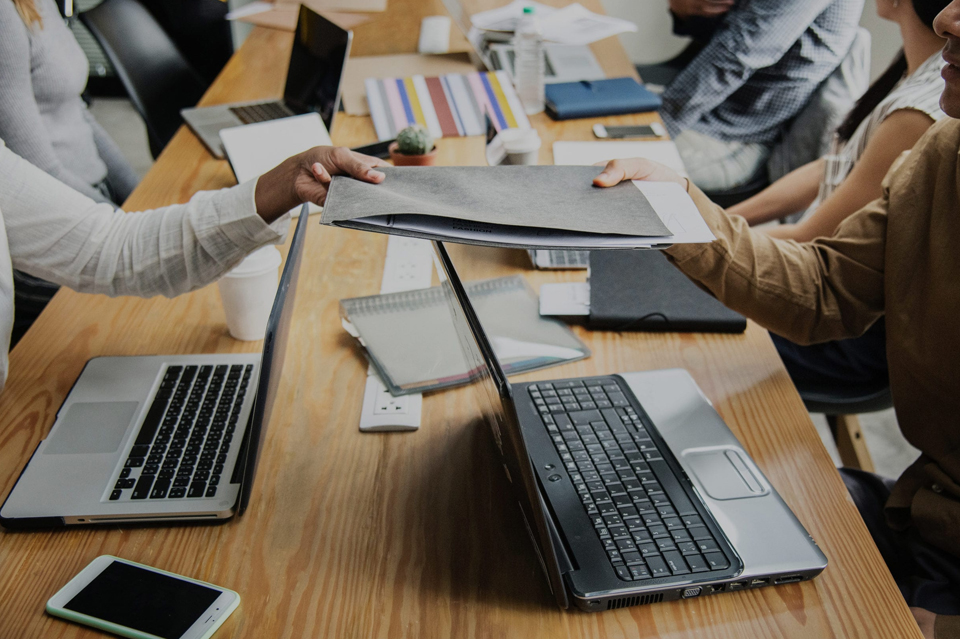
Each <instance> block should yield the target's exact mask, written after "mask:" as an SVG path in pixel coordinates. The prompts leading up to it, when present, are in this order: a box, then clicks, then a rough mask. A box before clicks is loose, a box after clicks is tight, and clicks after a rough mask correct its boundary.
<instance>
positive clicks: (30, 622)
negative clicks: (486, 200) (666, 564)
mask: <svg viewBox="0 0 960 639" xmlns="http://www.w3.org/2000/svg"><path fill="white" fill-rule="evenodd" d="M585 4H587V5H588V6H590V7H591V8H594V9H597V8H598V7H599V3H598V1H593V2H585ZM435 13H442V7H441V6H440V3H439V1H432V2H418V1H416V0H390V8H389V10H388V12H387V13H386V14H384V15H383V16H378V17H377V18H375V20H373V21H372V22H370V23H369V24H366V25H363V26H361V27H360V28H358V29H357V30H356V44H355V53H356V54H358V55H365V54H376V53H383V52H385V51H412V50H414V48H415V42H416V36H417V30H416V28H415V25H416V24H418V23H419V18H420V17H421V16H422V15H429V14H435ZM290 39H291V35H290V34H288V33H283V32H279V31H268V30H262V29H257V30H255V31H254V32H253V34H252V35H251V37H250V38H249V40H248V41H247V43H246V44H245V45H244V46H243V47H242V49H241V50H240V51H239V52H238V54H237V55H236V56H234V58H233V60H232V61H231V62H230V63H229V64H228V66H227V67H226V69H225V70H224V72H223V73H222V75H221V77H220V78H219V79H218V81H217V82H216V83H215V85H214V86H213V87H212V88H211V90H210V91H209V93H208V94H207V95H206V96H205V98H204V100H203V102H204V103H205V104H212V103H216V102H223V101H227V100H239V99H249V98H264V97H275V96H278V95H280V94H281V91H282V83H283V75H284V74H283V71H282V70H283V69H284V68H285V65H286V60H287V57H288V55H289V47H290ZM595 49H596V51H597V53H598V56H599V57H600V59H601V61H602V62H603V63H604V65H605V66H606V67H607V70H608V73H610V74H611V75H616V74H620V75H622V74H624V73H627V72H631V71H632V67H630V65H629V62H628V61H627V59H626V56H625V54H624V52H623V50H622V48H621V47H620V45H619V43H618V42H617V41H616V40H615V39H609V40H607V41H604V42H601V43H598V44H597V45H595ZM648 120H649V118H645V117H641V116H635V117H621V118H610V119H609V120H608V121H607V123H608V124H613V123H619V122H622V123H640V122H645V121H648ZM533 121H534V124H535V125H536V126H537V128H538V129H539V131H540V135H541V137H542V138H543V140H544V148H543V151H542V152H541V162H542V163H550V162H551V161H552V154H551V151H550V146H551V143H552V141H553V140H554V139H590V138H591V134H590V130H589V127H590V125H591V124H592V122H591V121H572V122H566V123H561V124H557V123H553V122H550V121H549V120H547V119H546V118H545V117H542V116H540V117H536V118H533ZM333 139H334V141H336V142H338V143H341V144H348V145H354V144H361V143H366V142H371V141H373V140H374V134H373V129H372V126H371V124H370V122H369V120H368V119H366V118H352V117H348V116H345V115H340V116H338V117H337V122H336V125H335V127H334V131H333ZM438 145H439V149H440V159H441V162H443V163H447V164H481V163H483V147H482V141H481V140H480V139H479V138H471V139H454V140H441V141H439V143H438ZM232 183H233V176H232V174H231V172H230V170H229V168H228V166H227V163H226V162H224V161H215V160H213V159H212V158H211V157H210V156H209V155H208V154H207V152H206V151H205V150H204V148H203V147H202V145H201V144H200V142H198V141H197V140H196V138H194V137H193V135H191V134H190V133H189V132H188V131H187V130H186V129H181V131H180V132H179V133H178V134H177V135H176V137H175V138H174V139H173V141H172V142H171V144H170V145H169V146H168V147H167V149H166V150H165V151H164V153H163V154H162V155H161V157H160V158H159V160H158V161H157V163H156V166H155V167H154V168H153V170H151V172H150V173H149V174H148V175H147V176H146V178H145V179H144V180H143V183H142V184H141V185H140V187H139V188H138V189H137V190H136V191H135V192H134V194H133V196H132V197H131V198H130V200H129V202H128V203H127V206H126V208H127V210H140V209H144V208H149V207H155V206H160V205H165V204H170V203H174V202H183V201H185V200H187V199H188V198H189V197H190V196H191V194H193V193H194V192H195V191H197V190H200V189H210V188H219V187H225V186H229V185H230V184H232ZM311 224H312V226H311V227H310V232H309V237H308V238H307V243H308V246H307V250H306V254H305V256H304V258H305V259H304V264H303V276H302V277H301V280H300V288H299V292H298V302H297V308H296V316H295V319H294V322H293V326H292V333H291V343H290V352H289V354H288V357H287V362H286V368H285V370H284V374H283V377H282V381H281V385H280V390H279V396H278V405H279V406H278V409H277V411H276V412H275V413H274V415H273V418H272V420H271V423H270V428H269V431H268V432H267V434H266V441H265V444H264V447H263V456H262V459H261V462H260V469H259V473H258V478H257V483H256V486H255V490H254V498H253V502H252V504H251V507H250V510H249V511H248V512H247V514H246V515H245V516H244V517H242V518H240V519H236V520H234V521H230V522H229V523H226V524H224V525H221V526H171V527H141V528H136V527H118V528H90V529H71V530H57V531H50V532H33V533H8V532H3V533H0V638H3V639H15V638H16V639H19V638H23V637H44V638H50V637H97V636H101V635H99V634H98V633H95V632H93V631H89V630H86V629H84V628H82V627H80V626H76V625H73V624H69V623H65V622H63V621H59V620H56V619H53V618H51V617H48V616H46V615H45V614H44V613H43V605H44V602H45V601H46V599H47V598H48V597H50V596H51V595H52V594H53V593H54V592H56V590H57V589H59V588H60V587H61V586H62V585H63V584H64V583H66V582H67V580H68V579H70V578H71V577H72V576H73V575H74V574H76V573H77V572H78V571H79V570H80V569H81V568H82V567H83V566H85V565H86V564H87V563H88V562H89V561H90V560H92V559H93V558H94V557H96V556H98V555H101V554H115V555H118V556H121V557H125V558H128V559H131V560H134V561H139V562H144V563H146V564H150V565H153V566H157V567H159V568H163V569H166V570H171V571H174V572H179V573H183V574H185V575H189V576H192V577H196V578H199V579H204V580H208V581H211V582H213V583H216V584H221V585H224V586H227V587H229V588H233V589H235V590H237V591H239V592H240V593H241V596H242V603H241V606H240V608H239V610H237V612H236V613H234V614H233V616H232V617H231V618H230V619H229V620H228V621H227V622H226V624H225V625H224V627H223V628H222V629H221V630H220V631H219V633H218V634H217V637H224V638H225V637H251V638H257V639H261V638H267V637H270V638H277V637H390V638H395V637H507V636H509V637H524V638H526V637H538V636H545V637H552V638H557V637H605V638H611V639H613V638H618V637H654V636H661V637H709V638H726V637H730V638H733V637H738V638H739V637H815V638H828V637H868V638H871V639H878V638H881V637H891V638H894V637H895V638H897V639H902V638H904V637H919V636H920V634H919V632H918V630H917V626H916V624H915V623H914V621H913V619H912V617H911V615H910V613H909V611H908V609H907V607H906V605H905V604H904V602H903V600H902V598H901V597H900V595H899V593H898V591H897V589H896V587H895V585H894V582H893V580H892V579H891V577H890V574H889V573H888V572H887V570H886V568H885V566H884V564H883V561H882V559H881V557H880V555H879V553H878V552H877V550H876V548H875V546H874V545H873V543H872V542H871V540H870V537H869V535H868V533H867V530H866V528H865V527H864V525H863V523H862V522H861V520H860V518H859V517H858V515H857V512H856V510H855V508H854V507H853V504H852V502H851V501H850V499H849V498H848V496H847V493H846V491H845V490H844V487H843V484H842V483H841V481H840V478H839V476H838V475H837V472H836V471H835V469H834V467H833V465H832V463H831V462H830V458H829V457H828V455H827V453H826V451H825V450H824V448H823V446H822V445H821V443H820V440H819V439H818V437H817V434H816V432H815V431H814V428H813V426H812V424H811V422H810V419H809V417H808V416H807V414H806V412H805V411H804V409H803V405H802V403H801V401H800V399H799V397H798V395H797V393H796V391H795V390H794V388H793V386H792V385H791V383H790V380H789V378H788V377H787V374H786V372H785V370H784V368H783V366H782V365H781V364H780V361H779V358H778V357H777V354H776V352H775V350H774V348H773V346H772V344H771V342H770V340H769V338H768V336H767V333H766V332H765V331H763V330H762V329H760V328H759V327H757V326H756V325H754V324H752V323H751V324H750V326H749V328H748V329H747V332H746V333H745V334H743V335H705V334H699V335H698V334H663V335H657V334H639V333H625V334H618V333H591V332H586V331H581V330H578V334H579V335H580V337H581V338H582V339H583V340H584V341H585V342H586V343H587V344H588V345H589V346H590V348H591V349H592V350H593V356H592V357H591V358H589V359H587V360H585V361H583V362H578V363H574V364H570V365H566V366H563V367H561V368H558V369H550V370H547V371H543V372H540V373H536V374H531V375H526V376H522V377H521V378H520V379H523V380H527V379H537V378H550V377H561V376H574V375H591V374H605V373H614V372H618V371H631V370H643V369H653V368H665V367H683V368H686V369H688V370H689V371H690V372H691V373H692V374H693V376H694V377H695V378H696V380H697V382H698V383H699V384H700V386H701V388H702V389H703V390H704V392H705V393H706V394H707V396H708V397H709V398H710V399H711V400H712V401H713V403H714V405H715V406H716V407H717V409H718V410H719V412H720V414H721V415H722V416H723V418H724V419H725V420H726V422H727V424H729V425H730V427H731V428H732V429H733V431H734V432H735V433H736V434H737V435H738V436H739V438H740V440H741V442H742V443H743V445H744V446H745V448H746V449H747V450H748V451H749V452H750V453H751V454H752V455H753V457H754V459H755V460H756V461H757V463H758V464H759V466H760V467H761V468H762V469H763V471H764V472H765V473H766V474H767V477H769V479H770V481H771V482H772V483H773V484H774V485H775V486H776V487H777V489H778V490H779V491H780V493H781V494H782V495H783V497H784V499H785V500H786V501H787V502H788V503H789V504H790V506H791V507H792V508H793V509H794V511H795V512H796V513H797V515H798V516H799V518H800V520H801V521H802V522H803V523H804V525H805V526H806V527H807V529H808V530H809V531H810V533H811V534H812V535H813V536H814V537H815V538H816V539H817V541H818V542H819V543H820V546H821V547H822V548H823V551H824V552H825V553H826V555H827V557H828V558H829V560H830V565H829V567H828V568H827V569H826V571H825V572H824V573H823V574H822V575H821V576H820V577H818V578H817V579H815V580H814V581H812V582H807V583H804V584H795V585H789V586H779V587H773V588H764V589H761V590H755V591H747V592H739V593H734V594H724V595H719V596H713V597H705V598H702V599H694V600H687V601H682V602H675V603H668V604H659V605H652V606H641V607H634V608H627V609H621V610H617V611H611V612H604V613H599V614H586V613H580V612H562V611H560V610H558V609H557V608H556V607H555V606H554V604H553V599H552V597H551V596H550V594H549V591H548V589H547V584H546V582H545V580H544V578H543V575H542V574H541V572H540V569H539V567H538V565H537V561H536V559H535V555H534V552H533V548H532V547H531V544H530V541H529V539H528V538H527V536H526V534H525V533H524V531H523V525H522V523H521V518H520V517H519V515H518V512H517V509H516V507H515V506H514V505H513V503H512V500H511V499H510V498H509V497H507V496H506V495H508V493H509V484H508V483H507V481H506V479H505V477H504V475H503V472H502V470H501V469H500V467H499V465H498V463H497V462H496V461H495V457H494V449H493V446H492V445H491V438H490V436H489V434H488V432H487V430H486V427H485V426H484V425H483V424H482V423H481V422H480V421H479V417H478V413H477V412H476V411H475V410H474V409H473V408H472V406H473V404H472V402H471V401H470V397H471V394H470V390H468V389H459V390H453V391H448V392H441V393H436V394H433V395H430V396H428V397H427V399H426V400H425V402H424V412H423V423H422V427H421V429H420V430H419V431H418V432H415V433H409V434H401V433H393V434H376V435H371V434H361V433H360V432H359V431H358V430H357V423H358V418H359V412H360V404H361V396H362V393H363V387H364V384H363V381H364V376H365V374H366V363H365V362H364V360H363V358H362V356H361V354H360V352H359V351H358V349H357V348H356V347H355V346H354V344H353V343H352V341H351V339H350V338H349V337H348V336H347V334H346V333H345V332H344V331H343V330H342V329H341V328H340V326H339V322H338V312H337V307H338V300H339V299H340V298H344V297H352V296H356V295H365V294H373V293H376V292H377V290H378V288H379V283H380V276H381V271H382V267H383V257H384V250H385V246H386V237H385V236H382V235H373V234H365V233H360V232H354V231H347V230H340V229H334V228H329V227H321V226H320V225H319V224H318V223H316V221H315V220H311ZM453 253H454V259H455V261H457V263H458V266H459V267H460V268H462V270H463V272H464V273H465V274H466V275H467V276H469V277H471V278H479V277H490V276H497V275H502V274H508V273H514V272H517V271H518V270H521V269H523V272H524V274H525V275H526V276H527V278H528V280H529V281H530V283H531V284H533V285H534V286H539V285H540V284H541V283H543V282H547V281H562V280H574V279H582V278H583V275H582V273H581V274H579V275H578V274H572V273H549V272H534V271H531V270H529V269H527V268H526V265H527V262H526V261H525V260H526V258H525V257H524V256H523V255H522V253H521V252H520V251H506V250H489V249H478V248H464V247H455V250H453ZM259 348H260V343H259V342H254V343H244V342H238V341H235V340H233V339H231V338H230V337H229V335H228V334H227V330H226V326H225V324H224V316H223V311H222V309H221V305H220V300H219V298H218V295H217V293H216V290H215V287H214V286H209V287H207V288H205V289H202V290H200V291H197V292H195V293H192V294H189V295H184V296H182V297H179V298H177V299H174V300H168V299H162V298H154V299H150V300H140V299H134V298H117V299H108V298H106V297H103V296H91V295H80V294H76V293H73V292H70V291H62V292H60V293H58V294H57V296H56V297H55V298H54V300H53V302H52V303H51V305H50V307H49V308H48V310H47V311H46V312H44V313H43V315H42V316H41V317H40V319H39V321H38V322H37V323H36V325H35V326H34V327H33V328H32V329H31V330H30V332H29V333H28V334H27V336H26V337H25V338H24V339H23V341H21V342H20V344H19V345H18V346H17V347H16V349H15V350H14V351H13V353H12V354H11V362H10V363H11V366H10V370H11V374H10V378H9V380H8V382H7V385H6V389H5V390H4V392H3V394H2V395H0V495H4V496H5V495H6V494H7V493H8V492H9V490H10V489H11V488H12V486H13V484H14V482H15V481H16V478H17V475H18V474H19V472H20V469H21V468H22V466H23V465H24V464H25V463H26V462H27V460H28V459H29V457H30V455H31V453H32V452H33V450H34V448H35V447H36V445H37V443H38V441H40V440H41V439H42V438H43V437H44V436H45V434H46V433H47V431H48V430H49V427H50V425H51V424H52V422H53V419H54V415H55V413H56V411H57V408H58V406H59V405H60V403H61V402H62V400H63V398H64V397H65V396H66V394H67V392H68V391H69V390H70V386H71V384H72V383H73V381H74V379H75V378H76V377H77V375H78V374H79V373H80V370H81V369H82V367H83V365H84V362H86V361H87V359H89V358H91V357H94V356H98V355H139V354H157V353H215V352H243V351H256V350H259Z"/></svg>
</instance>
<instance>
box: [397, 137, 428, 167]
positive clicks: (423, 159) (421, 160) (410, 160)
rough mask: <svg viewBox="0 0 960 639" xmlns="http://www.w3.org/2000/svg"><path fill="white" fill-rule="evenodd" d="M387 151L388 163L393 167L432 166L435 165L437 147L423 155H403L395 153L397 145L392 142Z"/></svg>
mask: <svg viewBox="0 0 960 639" xmlns="http://www.w3.org/2000/svg"><path fill="white" fill-rule="evenodd" d="M387 150H388V151H390V161H391V162H393V165H394V166H433V165H434V164H436V163H437V147H433V150H432V151H430V152H429V153H426V154H424V155H405V154H403V153H400V152H399V151H397V143H396V142H394V143H393V144H391V145H390V146H389V147H388V148H387Z"/></svg>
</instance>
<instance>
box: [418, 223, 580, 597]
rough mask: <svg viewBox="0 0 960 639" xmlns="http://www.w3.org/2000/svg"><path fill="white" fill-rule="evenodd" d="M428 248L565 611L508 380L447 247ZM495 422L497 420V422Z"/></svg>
mask: <svg viewBox="0 0 960 639" xmlns="http://www.w3.org/2000/svg"><path fill="white" fill-rule="evenodd" d="M433 246H434V250H435V251H436V253H437V256H438V257H439V259H440V263H441V265H442V266H443V270H444V272H445V273H446V276H447V279H446V281H445V282H444V283H443V289H444V291H445V293H447V297H448V299H449V298H450V297H452V298H453V300H451V301H450V312H451V315H452V320H453V321H454V322H455V323H458V324H459V323H461V319H466V323H467V325H468V327H469V332H470V336H472V338H473V341H472V343H467V340H468V339H469V338H468V337H467V336H465V335H464V334H463V333H464V331H463V330H462V327H461V326H457V327H456V328H457V331H456V332H457V334H458V336H459V337H460V341H461V347H462V348H463V349H464V351H466V350H467V349H471V348H473V349H476V350H477V351H479V353H480V355H481V358H482V360H483V363H484V367H483V368H485V369H486V370H471V371H470V377H471V379H474V380H476V381H475V383H477V384H481V385H483V384H490V383H491V382H492V384H493V386H494V388H495V390H496V394H497V396H498V399H499V408H500V410H497V407H496V406H493V407H491V410H493V411H494V412H495V414H493V415H491V414H487V412H486V410H484V412H485V414H484V417H485V418H487V420H488V421H489V422H490V424H489V425H490V427H491V430H492V432H493V436H494V439H495V441H496V444H497V447H498V449H499V451H500V454H501V456H502V457H503V460H504V463H505V466H506V468H507V470H508V475H516V476H519V480H515V479H514V477H509V478H510V481H511V484H512V485H513V489H514V493H515V494H516V498H517V501H518V503H519V505H520V509H521V511H522V512H523V517H524V520H525V521H524V523H525V524H526V526H527V530H528V532H529V533H530V536H531V538H532V539H533V542H534V544H535V545H536V546H537V548H536V551H537V553H538V554H539V558H540V561H541V565H542V567H543V570H544V572H545V573H546V575H547V580H548V582H549V584H550V589H551V590H552V591H553V594H554V597H556V600H557V604H558V605H559V606H560V607H561V608H568V607H569V599H568V597H567V591H566V587H565V585H564V581H563V576H562V574H561V571H560V562H559V560H558V559H557V551H556V548H555V547H554V544H553V538H552V537H551V534H550V528H549V525H548V523H547V517H549V515H548V514H547V512H546V511H545V510H544V504H543V497H542V495H541V493H540V488H539V483H538V480H537V476H536V474H535V472H534V469H533V462H532V460H531V457H530V453H529V452H528V449H527V444H526V440H525V439H524V436H523V430H522V429H521V427H520V421H519V418H518V416H517V412H516V409H515V408H514V405H513V392H512V390H511V388H510V382H509V381H508V380H507V376H506V374H505V373H504V371H503V368H502V367H501V366H500V361H499V360H498V359H497V356H496V353H495V352H494V350H493V347H492V346H491V345H490V342H489V340H488V339H487V335H486V333H485V332H484V330H483V326H482V324H481V323H480V318H479V316H478V315H477V313H476V310H475V309H474V308H473V304H472V303H471V302H470V298H469V296H468V295H467V292H466V289H465V288H464V286H463V282H462V281H461V280H460V276H459V274H458V273H457V271H456V268H455V267H454V265H453V262H452V261H451V259H450V256H449V254H448V253H447V249H446V247H445V246H444V245H443V243H442V242H439V241H434V242H433ZM457 310H460V311H461V312H462V313H463V317H462V318H460V317H458V316H457ZM464 358H465V360H466V362H467V366H471V365H472V361H473V360H474V359H475V358H474V357H471V353H467V352H465V353H464ZM478 392H479V393H480V394H483V393H484V392H485V389H482V388H481V389H479V391H478ZM481 402H483V398H481ZM481 408H482V409H484V408H485V407H484V406H483V405H481ZM497 417H500V418H501V419H497Z"/></svg>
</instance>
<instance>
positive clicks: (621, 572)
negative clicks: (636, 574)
mask: <svg viewBox="0 0 960 639" xmlns="http://www.w3.org/2000/svg"><path fill="white" fill-rule="evenodd" d="M613 569H614V570H615V571H616V573H617V577H620V579H623V580H624V581H633V577H631V576H630V569H629V568H627V567H626V566H614V567H613Z"/></svg>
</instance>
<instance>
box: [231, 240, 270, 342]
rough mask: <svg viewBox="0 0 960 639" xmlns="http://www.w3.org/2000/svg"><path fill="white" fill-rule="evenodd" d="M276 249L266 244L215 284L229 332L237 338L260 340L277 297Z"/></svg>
mask: <svg viewBox="0 0 960 639" xmlns="http://www.w3.org/2000/svg"><path fill="white" fill-rule="evenodd" d="M281 261H282V260H281V257H280V251H278V250H277V247H275V246H266V247H264V248H262V249H259V250H257V251H254V252H253V253H251V254H250V255H248V256H247V258H246V259H244V260H243V261H242V262H240V264H238V265H237V266H236V268H234V269H233V270H232V271H230V272H229V273H227V274H226V275H224V276H223V277H222V278H221V279H220V281H219V282H218V283H217V284H218V288H219V289H220V300H221V301H222V302H223V311H224V313H225V314H226V316H227V328H228V329H230V335H232V336H233V337H234V338H236V339H239V340H258V339H263V336H264V334H265V333H266V331H267V320H268V319H269V317H270V310H271V309H272V308H273V300H274V298H275V297H276V296H277V280H278V274H279V272H280V262H281Z"/></svg>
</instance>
